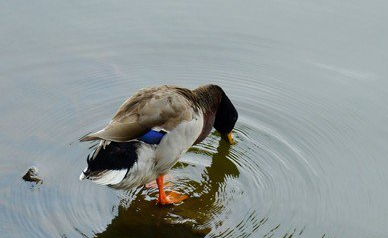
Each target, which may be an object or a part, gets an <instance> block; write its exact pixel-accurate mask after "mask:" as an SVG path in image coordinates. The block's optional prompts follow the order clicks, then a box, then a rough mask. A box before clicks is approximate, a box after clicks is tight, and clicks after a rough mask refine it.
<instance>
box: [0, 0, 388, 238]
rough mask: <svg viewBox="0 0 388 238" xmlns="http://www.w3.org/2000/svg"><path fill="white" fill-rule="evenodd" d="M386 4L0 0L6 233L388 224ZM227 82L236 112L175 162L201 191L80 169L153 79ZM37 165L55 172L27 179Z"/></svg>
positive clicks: (340, 229)
mask: <svg viewBox="0 0 388 238" xmlns="http://www.w3.org/2000/svg"><path fill="white" fill-rule="evenodd" d="M387 11H388V4H387V3H386V2H384V1H379V0H372V1H369V2H360V1H353V0H345V1H332V0H329V1H320V0H318V1H313V2H311V1H306V0H298V1H291V2H290V1H280V0H276V1H246V2H225V1H212V2H208V1H192V2H189V1H163V2H162V1H143V2H135V1H120V0H118V1H89V0H86V1H45V0H44V1H21V0H12V1H10V0H4V1H2V2H1V3H0V36H1V37H0V82H1V87H0V92H1V93H0V101H1V103H0V112H1V113H0V121H1V123H0V127H1V129H0V149H1V156H0V230H1V237H6V238H7V237H29V238H31V237H39V238H41V237H204V236H206V237H266V238H267V237H325V238H326V237H385V236H386V234H387V233H388V228H387V226H386V224H387V222H388V220H387V217H388V203H387V202H386V199H387V197H388V188H387V186H386V184H387V183H388V175H387V173H386V170H387V168H388V160H387V154H388V147H387V146H386V145H387V144H388V123H387V122H388V107H387V103H388V81H387V76H388V68H387V67H386V65H387V63H386V62H387V60H388V58H387V50H388V48H387V46H386V45H387V44H386V42H388V31H387V26H386V23H387V22H388V16H387V14H386V13H387ZM207 83H213V84H219V85H220V86H222V87H223V88H224V89H225V91H226V92H227V94H228V95H229V96H230V98H231V100H232V101H233V102H234V103H235V105H236V108H237V110H238V111H239V115H240V117H239V121H238V123H237V125H236V129H235V131H234V136H235V138H236V142H237V143H236V144H235V145H232V146H229V145H227V144H225V143H223V142H222V141H220V138H219V136H218V135H217V134H216V133H212V134H211V135H210V136H209V137H208V138H207V139H206V140H205V141H203V142H202V143H201V144H199V145H197V146H195V147H193V148H192V149H191V150H190V151H189V152H188V153H187V154H185V155H184V156H183V158H182V160H181V161H180V162H179V163H178V164H177V165H176V166H175V167H174V169H173V170H172V171H171V174H170V175H169V181H170V184H171V187H173V189H174V190H178V191H180V192H185V193H188V194H189V195H190V198H189V199H188V200H186V201H185V202H183V203H182V204H180V205H178V206H172V207H158V206H156V205H155V196H156V194H157V190H156V189H155V188H153V187H150V188H138V189H136V190H132V191H116V190H113V189H110V188H108V187H103V186H98V185H96V184H93V183H91V182H87V181H86V182H80V181H79V180H78V177H79V174H80V173H81V171H82V169H83V168H84V167H85V166H86V157H87V155H88V154H89V153H90V152H91V149H90V147H91V146H92V145H93V144H91V143H79V142H78V138H80V137H81V136H83V135H84V134H86V133H88V132H90V131H94V130H97V129H100V128H102V127H103V126H104V125H105V124H106V123H107V122H109V120H110V118H111V117H112V115H113V114H114V113H115V111H116V109H117V108H118V107H119V106H120V105H121V103H122V102H123V101H124V100H125V99H126V98H127V97H129V96H130V95H131V94H132V93H134V92H135V91H137V90H138V89H140V88H142V87H146V86H154V85H161V84H175V85H180V86H184V87H189V88H195V87H197V86H198V85H202V84H207ZM30 166H36V167H37V168H38V169H39V176H40V177H41V178H42V179H43V183H41V184H35V183H30V182H25V181H23V180H22V178H21V177H22V176H23V174H24V173H25V172H26V170H27V169H28V168H29V167H30Z"/></svg>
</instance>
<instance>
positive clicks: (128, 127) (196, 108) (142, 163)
mask: <svg viewBox="0 0 388 238" xmlns="http://www.w3.org/2000/svg"><path fill="white" fill-rule="evenodd" d="M237 118H238V113H237V111H236V109H235V107H234V106H233V104H232V102H231V101H230V99H229V98H228V96H226V94H225V92H224V91H223V90H222V88H221V87H219V86H217V85H205V86H201V87H198V88H196V89H194V90H190V89H186V88H180V87H175V86H166V85H165V86H160V87H150V88H144V89H141V90H139V91H138V92H137V93H135V94H134V95H133V96H132V97H130V98H129V99H128V100H126V101H125V102H124V103H123V104H122V105H121V106H120V108H119V110H118V111H117V113H116V114H115V115H114V117H113V118H112V120H111V121H110V123H109V124H108V125H107V126H106V127H105V128H104V129H102V130H100V131H97V132H95V133H91V134H89V135H86V136H84V137H82V138H81V139H80V141H91V140H100V144H99V145H98V146H97V148H96V149H95V151H94V152H93V154H92V155H91V156H89V157H88V159H87V163H88V166H87V168H86V169H85V170H84V171H83V172H82V174H81V175H80V180H83V179H85V178H86V179H90V180H92V181H93V182H95V183H98V184H102V185H108V186H111V187H114V188H117V189H131V188H134V187H138V186H142V185H145V184H147V183H150V182H152V181H154V180H155V179H156V183H157V185H158V189H159V198H158V203H159V204H161V205H165V204H173V203H177V202H180V201H182V200H184V199H186V198H187V196H186V195H181V194H178V193H176V192H170V193H169V194H168V195H166V193H165V192H164V187H163V176H164V175H165V174H167V173H168V171H169V170H170V169H171V168H172V167H173V166H174V164H175V163H176V162H177V161H178V159H179V158H180V157H181V156H182V155H183V153H185V152H186V151H187V150H188V149H189V148H190V147H191V146H192V145H195V144H197V143H199V142H201V141H202V140H203V139H205V138H206V137H207V136H208V135H209V133H210V131H211V129H212V127H214V128H215V129H216V130H217V131H218V132H219V133H220V134H221V137H222V138H223V139H225V140H227V141H229V142H230V143H233V138H232V129H233V128H234V125H235V123H236V121H237Z"/></svg>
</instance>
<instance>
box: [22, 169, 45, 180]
mask: <svg viewBox="0 0 388 238" xmlns="http://www.w3.org/2000/svg"><path fill="white" fill-rule="evenodd" d="M22 178H23V180H24V181H27V182H35V183H42V182H43V181H42V179H41V178H39V176H38V168H36V167H35V166H31V167H30V168H29V169H28V170H27V172H26V174H25V175H23V177H22Z"/></svg>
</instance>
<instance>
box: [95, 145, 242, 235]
mask: <svg viewBox="0 0 388 238" xmlns="http://www.w3.org/2000/svg"><path fill="white" fill-rule="evenodd" d="M191 152H193V153H202V152H201V150H199V149H195V148H194V149H192V150H191ZM229 153H230V144H229V143H227V142H226V141H224V140H220V142H219V144H218V147H217V152H216V153H214V154H212V155H211V156H212V164H211V166H209V167H205V171H203V174H206V175H207V176H204V179H203V181H201V182H200V183H193V184H190V185H191V186H192V187H194V191H193V192H192V193H193V194H200V195H199V197H191V198H189V199H188V200H186V201H184V202H183V204H181V205H178V206H169V207H158V206H156V205H155V201H147V200H146V199H144V196H143V195H140V194H141V193H138V194H139V195H138V196H137V197H136V198H135V199H133V201H132V202H131V204H130V205H129V207H124V206H119V208H118V215H117V216H116V217H115V218H114V219H113V220H112V222H111V224H109V225H108V226H107V228H106V230H105V231H103V232H102V233H99V234H96V237H100V238H103V237H104V238H105V237H167V236H169V237H203V236H205V235H206V234H207V233H208V232H209V231H210V230H211V227H210V226H209V225H208V224H209V223H211V222H210V221H211V219H212V217H213V215H215V214H214V213H215V212H217V211H220V209H222V207H223V204H218V203H217V202H215V200H216V199H215V198H216V195H217V194H218V195H219V193H220V192H221V191H220V190H222V187H223V186H225V178H226V177H238V176H239V171H238V169H237V167H236V165H235V164H234V163H233V162H232V161H231V160H229V159H228V155H229ZM184 169H185V168H183V170H184ZM205 188H206V189H205ZM189 195H191V194H189Z"/></svg>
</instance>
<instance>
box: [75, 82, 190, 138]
mask: <svg viewBox="0 0 388 238" xmlns="http://www.w3.org/2000/svg"><path fill="white" fill-rule="evenodd" d="M179 90H182V89H181V88H176V87H172V86H161V87H153V88H145V89H142V90H140V91H138V92H137V93H136V94H134V95H133V96H132V97H130V98H129V99H127V100H126V101H125V102H124V103H123V104H122V105H121V106H120V108H119V109H118V111H117V112H116V114H115V115H114V116H113V118H112V120H111V121H110V123H109V124H108V125H107V126H106V127H105V128H104V129H102V130H100V131H97V132H95V133H91V134H89V135H86V136H84V137H82V138H81V139H80V140H81V141H89V140H98V139H102V140H109V141H117V142H123V141H128V140H131V139H135V138H137V137H139V136H141V135H143V134H145V133H146V132H148V131H149V130H150V129H152V128H153V127H159V128H162V129H165V130H167V131H170V130H172V129H174V128H175V127H176V126H177V125H179V124H180V123H181V122H182V121H185V120H191V118H192V113H193V108H192V103H191V102H190V101H189V100H188V99H187V98H186V97H185V96H183V95H182V94H181V93H179ZM187 91H189V92H186V93H191V91H190V90H188V89H187Z"/></svg>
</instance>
